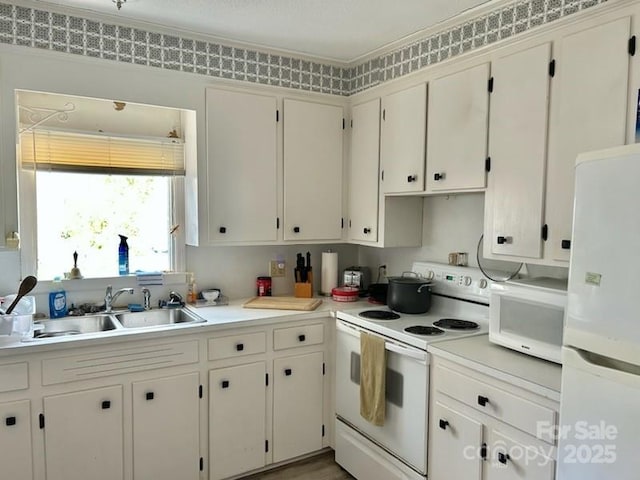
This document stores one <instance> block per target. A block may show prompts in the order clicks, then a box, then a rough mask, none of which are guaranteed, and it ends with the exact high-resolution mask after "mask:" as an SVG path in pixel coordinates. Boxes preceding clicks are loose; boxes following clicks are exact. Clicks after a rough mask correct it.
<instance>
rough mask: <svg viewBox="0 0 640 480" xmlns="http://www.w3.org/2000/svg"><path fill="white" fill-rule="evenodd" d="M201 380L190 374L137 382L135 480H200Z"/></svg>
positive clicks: (134, 407) (134, 413) (134, 431)
mask: <svg viewBox="0 0 640 480" xmlns="http://www.w3.org/2000/svg"><path fill="white" fill-rule="evenodd" d="M198 380H199V376H198V374H197V373H189V374H185V375H178V376H172V377H166V378H159V379H154V380H147V381H142V382H134V383H133V385H132V392H133V458H134V461H133V478H134V479H135V480H173V479H176V478H180V479H181V480H189V479H191V480H195V479H197V478H198V476H199V472H200V468H199V465H200V451H199V445H200V441H199V439H200V431H199V426H200V422H199V420H200V415H199V405H198V404H199V395H198V387H199V381H198Z"/></svg>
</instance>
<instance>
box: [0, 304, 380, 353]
mask: <svg viewBox="0 0 640 480" xmlns="http://www.w3.org/2000/svg"><path fill="white" fill-rule="evenodd" d="M320 298H322V303H321V304H320V305H319V306H318V308H316V309H315V310H312V311H301V310H273V309H256V308H243V305H244V304H245V303H246V302H248V301H249V300H251V298H243V299H236V300H232V301H230V302H229V305H220V306H210V307H194V306H191V305H187V307H186V308H187V310H189V311H190V312H193V313H195V314H196V315H197V316H198V317H200V318H201V319H203V320H204V322H199V323H185V324H175V325H171V326H157V327H144V328H119V329H116V330H109V331H107V332H99V333H86V334H80V335H69V336H62V337H51V338H42V339H34V340H30V341H21V340H20V338H19V337H15V336H0V357H4V356H9V355H14V354H16V353H30V352H35V351H46V350H57V349H60V348H69V347H70V346H71V344H73V346H74V347H75V346H78V347H81V346H82V347H85V346H89V345H107V344H110V343H116V342H122V341H137V340H147V339H154V338H163V337H170V336H176V335H186V334H194V333H200V332H211V331H216V330H222V329H229V328H236V327H251V326H259V325H267V324H274V323H285V322H294V321H303V320H310V319H313V318H318V317H322V316H333V317H334V316H335V312H336V311H337V310H341V309H344V308H345V305H346V306H347V308H357V307H358V305H360V306H362V305H365V304H366V305H370V304H369V303H368V302H367V301H366V300H359V301H357V302H349V303H345V302H335V301H334V300H332V299H331V298H330V297H320ZM54 321H55V320H54Z"/></svg>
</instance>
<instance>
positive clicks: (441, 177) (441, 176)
mask: <svg viewBox="0 0 640 480" xmlns="http://www.w3.org/2000/svg"><path fill="white" fill-rule="evenodd" d="M433 179H434V180H435V181H436V182H439V181H440V180H444V173H434V174H433Z"/></svg>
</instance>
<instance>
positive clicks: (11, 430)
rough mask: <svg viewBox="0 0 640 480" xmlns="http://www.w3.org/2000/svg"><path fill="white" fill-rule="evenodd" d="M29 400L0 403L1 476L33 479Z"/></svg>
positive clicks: (25, 479)
mask: <svg viewBox="0 0 640 480" xmlns="http://www.w3.org/2000/svg"><path fill="white" fill-rule="evenodd" d="M30 418H31V402H30V401H29V400H21V401H17V402H7V403H0V422H1V423H0V465H1V466H2V467H0V468H1V469H2V478H7V479H11V480H32V479H33V465H32V463H33V452H32V446H31V420H30Z"/></svg>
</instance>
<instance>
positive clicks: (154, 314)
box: [115, 308, 204, 328]
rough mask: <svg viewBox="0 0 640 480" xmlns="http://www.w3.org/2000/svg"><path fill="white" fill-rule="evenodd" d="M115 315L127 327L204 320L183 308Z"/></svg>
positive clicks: (155, 325)
mask: <svg viewBox="0 0 640 480" xmlns="http://www.w3.org/2000/svg"><path fill="white" fill-rule="evenodd" d="M115 317H116V319H117V320H118V321H119V322H120V324H121V325H122V326H123V327H125V328H144V327H157V326H160V325H177V324H184V323H200V322H204V320H202V319H200V318H198V317H196V316H194V315H192V314H191V313H189V312H187V311H185V310H183V309H181V308H162V309H157V310H147V311H144V312H126V313H118V314H116V315H115Z"/></svg>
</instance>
